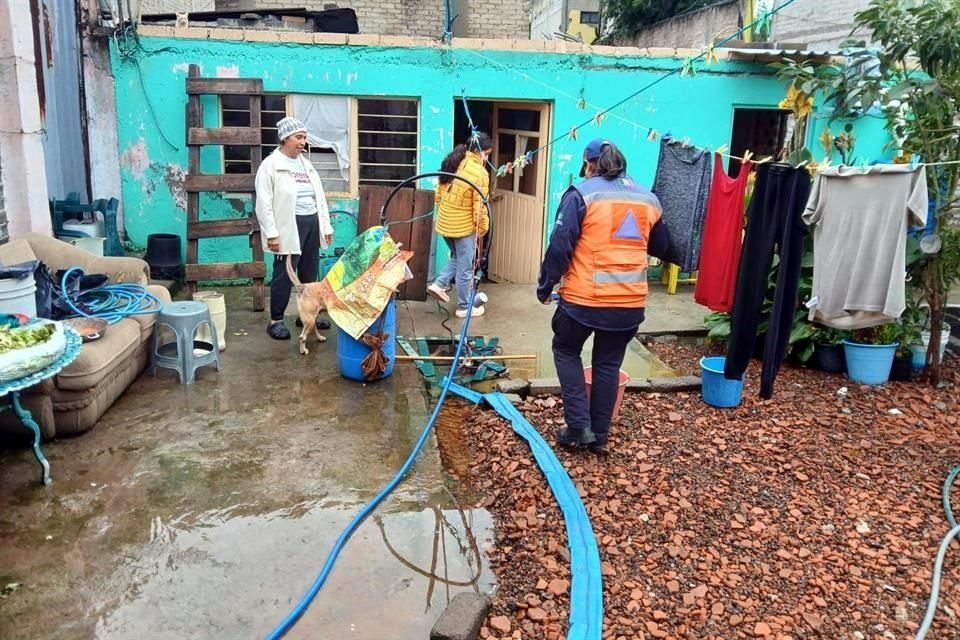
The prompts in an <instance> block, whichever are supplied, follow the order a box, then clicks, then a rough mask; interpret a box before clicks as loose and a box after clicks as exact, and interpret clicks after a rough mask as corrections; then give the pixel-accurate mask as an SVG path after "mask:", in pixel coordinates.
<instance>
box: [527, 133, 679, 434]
mask: <svg viewBox="0 0 960 640" xmlns="http://www.w3.org/2000/svg"><path fill="white" fill-rule="evenodd" d="M580 177H582V178H586V180H584V181H583V182H581V183H579V184H576V185H574V186H572V187H570V188H569V189H568V190H567V192H566V193H565V194H564V195H563V198H562V199H561V200H560V207H559V209H558V211H557V220H556V223H555V225H554V228H553V233H552V234H551V236H550V244H549V246H548V247H547V252H546V255H545V256H544V258H543V265H542V266H541V268H540V280H539V283H538V286H537V298H538V299H539V300H540V302H541V303H542V304H545V305H549V304H551V302H552V300H553V297H554V294H553V289H554V287H556V285H557V284H558V283H560V289H559V296H557V298H558V304H557V310H556V312H555V313H554V316H553V322H552V327H553V358H554V362H555V363H556V367H557V376H558V377H559V378H560V390H561V395H562V396H563V413H564V419H565V422H566V427H565V428H564V429H562V430H561V431H560V432H559V433H558V434H557V441H558V442H559V443H560V444H562V445H565V446H578V445H586V446H587V447H588V448H589V449H590V450H591V451H593V452H595V453H604V452H606V450H607V440H608V437H609V434H610V422H611V419H612V417H613V412H614V407H615V405H616V400H617V390H618V386H619V385H618V383H619V374H620V366H621V365H622V364H623V358H624V355H625V354H626V351H627V346H628V345H629V344H630V341H631V340H633V339H634V338H635V337H636V335H637V329H638V327H639V326H640V324H641V323H642V322H643V320H644V313H645V308H646V304H647V259H648V256H650V255H652V256H654V257H657V258H660V259H662V260H664V261H667V262H674V263H676V262H677V259H676V256H675V255H674V253H675V252H674V250H673V248H672V247H671V243H670V233H669V231H668V230H667V226H666V224H665V223H663V222H662V221H661V209H660V201H659V200H657V197H656V196H655V195H653V193H651V192H650V191H649V190H648V189H646V188H645V187H642V186H641V185H639V184H637V183H636V182H634V181H633V180H632V179H631V178H630V177H629V176H628V175H627V160H626V158H624V156H623V153H621V152H620V150H619V149H617V147H616V146H615V145H614V144H613V143H611V142H609V141H607V140H593V141H592V142H590V144H588V145H587V148H586V150H585V151H584V152H583V167H582V168H581V169H580ZM591 334H592V335H593V359H592V362H591V365H592V367H593V381H592V384H591V394H590V397H589V398H588V397H587V387H586V381H585V378H584V371H583V362H582V360H581V353H582V351H583V345H584V343H585V342H586V341H587V338H589V337H590V335H591Z"/></svg>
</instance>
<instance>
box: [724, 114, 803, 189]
mask: <svg viewBox="0 0 960 640" xmlns="http://www.w3.org/2000/svg"><path fill="white" fill-rule="evenodd" d="M789 116H790V112H789V111H783V110H781V109H754V108H741V107H736V108H734V110H733V136H732V138H731V140H730V154H731V155H734V156H738V157H743V154H744V152H746V151H747V150H748V149H749V150H750V151H752V152H753V157H754V158H756V159H760V158H765V157H767V156H770V157H773V158H775V159H776V158H779V157H780V154H781V153H782V152H783V149H784V145H785V144H786V142H787V131H788V129H789ZM729 173H730V177H733V178H735V177H736V176H738V175H739V174H740V161H739V160H737V159H736V158H731V159H730V170H729Z"/></svg>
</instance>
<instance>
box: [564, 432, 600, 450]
mask: <svg viewBox="0 0 960 640" xmlns="http://www.w3.org/2000/svg"><path fill="white" fill-rule="evenodd" d="M596 441H597V437H596V436H595V435H593V431H591V430H590V429H575V428H573V427H567V428H566V429H561V430H560V431H559V432H558V433H557V442H559V443H560V444H562V445H564V446H565V447H575V446H577V445H580V444H592V443H594V442H596Z"/></svg>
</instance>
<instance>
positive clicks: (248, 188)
mask: <svg viewBox="0 0 960 640" xmlns="http://www.w3.org/2000/svg"><path fill="white" fill-rule="evenodd" d="M256 178H257V176H256V175H254V174H252V173H224V174H213V175H203V174H197V175H194V174H187V178H186V182H185V183H184V187H183V188H184V190H185V191H186V192H187V193H198V192H200V191H230V192H233V193H253V191H254V184H255V182H256Z"/></svg>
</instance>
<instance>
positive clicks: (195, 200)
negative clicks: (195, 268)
mask: <svg viewBox="0 0 960 640" xmlns="http://www.w3.org/2000/svg"><path fill="white" fill-rule="evenodd" d="M188 74H189V77H190V78H198V77H200V67H199V66H198V65H195V64H191V65H190V66H189V68H188ZM186 115H187V131H190V129H191V128H194V127H200V126H202V125H203V105H201V104H200V96H197V95H193V96H188V97H187V114H186ZM187 155H188V158H189V163H188V165H187V175H196V174H198V173H200V147H196V146H193V147H191V146H188V147H187ZM198 220H200V194H199V193H196V192H194V193H187V227H188V228H189V227H190V225H191V224H194V223H196V222H197V221H198ZM198 255H199V247H198V246H197V241H196V240H189V239H188V240H187V264H192V263H195V262H198V260H199V258H198ZM196 291H197V285H196V283H192V282H190V283H187V292H188V293H189V294H190V295H191V296H192V295H193V294H194V293H196Z"/></svg>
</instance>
